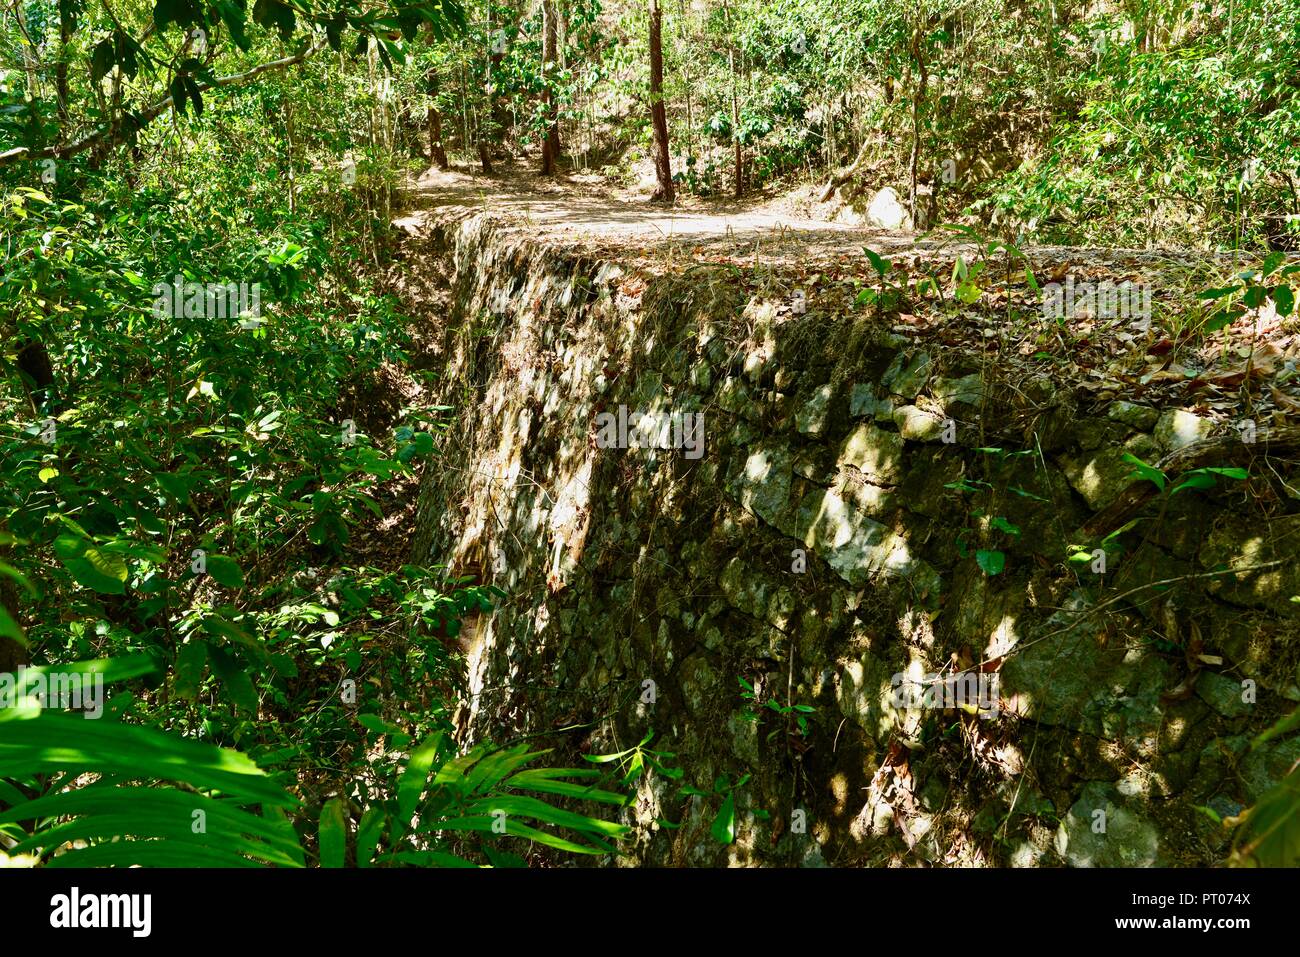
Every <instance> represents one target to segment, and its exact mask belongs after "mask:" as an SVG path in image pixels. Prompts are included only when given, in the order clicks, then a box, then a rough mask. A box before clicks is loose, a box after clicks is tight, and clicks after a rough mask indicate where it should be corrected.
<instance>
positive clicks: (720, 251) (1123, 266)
mask: <svg viewBox="0 0 1300 957" xmlns="http://www.w3.org/2000/svg"><path fill="white" fill-rule="evenodd" d="M409 198H410V200H411V202H410V206H411V211H410V212H408V213H406V214H405V215H403V216H401V217H399V218H398V219H397V220H396V225H397V226H398V227H399V228H406V229H418V228H419V226H420V225H421V224H422V223H424V222H425V221H427V220H429V219H430V218H432V219H461V218H465V217H468V216H473V215H477V214H481V213H487V214H489V215H491V216H493V217H494V218H496V219H498V220H500V221H501V222H502V223H503V224H504V225H507V226H512V227H514V228H516V229H519V230H521V231H525V232H527V233H528V234H530V235H532V236H533V237H535V238H537V239H540V240H544V241H550V242H555V243H557V244H562V245H564V246H567V247H570V248H575V249H582V250H584V251H589V252H592V253H594V254H598V255H599V254H601V253H604V254H605V255H606V256H607V257H608V258H612V259H625V260H626V259H637V258H641V257H653V258H661V257H663V256H664V255H674V254H678V253H680V254H686V255H689V256H691V257H693V258H697V259H700V260H716V259H741V258H746V259H747V258H750V257H756V258H758V259H759V260H761V262H762V263H763V264H765V265H774V266H779V265H793V264H799V263H810V262H814V261H816V262H824V261H829V260H842V259H843V258H844V257H853V258H856V259H861V258H862V249H863V247H864V246H868V247H870V248H871V249H872V250H873V251H875V252H878V253H880V254H882V255H886V256H896V255H900V254H902V255H907V254H913V255H915V256H916V257H917V258H919V259H932V258H945V257H946V258H949V259H951V258H955V257H956V256H957V255H958V254H961V255H963V256H965V257H966V258H967V259H968V260H970V259H973V258H976V257H977V256H978V252H979V251H978V249H977V248H976V246H975V244H974V243H973V242H971V241H970V240H969V239H967V238H964V237H962V236H961V235H959V234H958V233H956V232H953V231H949V230H944V229H938V230H934V231H932V232H931V233H929V234H920V233H915V232H908V231H894V230H885V229H876V228H870V227H866V226H852V225H847V224H845V223H839V222H830V221H827V220H819V219H810V218H807V217H804V216H800V215H798V214H797V213H796V212H794V211H792V209H791V205H792V204H791V203H790V202H789V201H788V200H786V199H784V198H782V197H757V198H755V199H753V200H751V201H746V202H737V201H730V200H701V199H698V198H694V197H682V198H680V199H679V200H678V202H677V204H676V205H675V206H673V207H665V206H659V205H654V204H651V203H648V202H645V201H641V200H638V199H635V198H632V197H629V196H628V195H627V194H625V193H621V192H620V191H619V190H618V189H617V188H615V187H612V186H610V185H608V184H607V183H605V182H604V181H602V180H600V179H598V178H597V177H581V176H570V177H564V176H561V177H557V178H555V179H549V180H548V179H543V178H542V177H540V176H538V175H536V173H535V172H534V171H532V170H531V169H530V168H526V167H521V166H516V167H511V168H508V169H503V170H502V171H501V172H500V173H498V174H496V175H493V176H484V175H482V174H481V173H478V172H477V171H471V169H465V168H461V169H455V170H452V171H446V172H444V171H442V170H438V169H430V170H427V171H426V172H425V173H423V174H422V175H421V176H420V177H419V178H418V179H417V180H415V182H414V183H412V184H411V187H410V194H409ZM1024 251H1025V253H1026V254H1027V255H1028V256H1030V258H1031V260H1033V261H1034V262H1035V264H1065V263H1069V264H1075V263H1078V264H1084V265H1090V266H1096V267H1101V268H1103V269H1105V270H1107V271H1114V270H1119V271H1121V272H1122V271H1126V270H1130V269H1132V268H1135V267H1138V268H1143V269H1146V268H1159V267H1160V266H1162V265H1169V266H1178V267H1182V268H1187V267H1189V266H1195V265H1198V264H1206V263H1215V264H1218V263H1222V264H1227V265H1231V263H1232V260H1233V254H1232V253H1221V254H1215V253H1209V252H1195V251H1189V250H1146V249H1098V248H1085V247H1069V246H1026V247H1025V248H1024Z"/></svg>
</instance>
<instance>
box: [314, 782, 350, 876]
mask: <svg viewBox="0 0 1300 957" xmlns="http://www.w3.org/2000/svg"><path fill="white" fill-rule="evenodd" d="M317 836H318V838H319V841H320V866H321V867H328V868H339V867H342V866H343V864H344V862H345V859H346V857H347V851H348V818H347V813H346V810H345V808H344V805H343V799H342V798H337V797H336V798H330V800H328V801H326V802H325V806H324V807H323V808H321V812H320V830H319V832H318V835H317Z"/></svg>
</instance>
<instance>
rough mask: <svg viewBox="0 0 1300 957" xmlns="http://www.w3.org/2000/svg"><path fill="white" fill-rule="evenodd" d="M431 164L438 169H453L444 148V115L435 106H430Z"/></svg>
mask: <svg viewBox="0 0 1300 957" xmlns="http://www.w3.org/2000/svg"><path fill="white" fill-rule="evenodd" d="M428 123H429V162H430V163H437V164H438V169H451V163H450V162H449V161H448V160H447V151H446V150H445V149H443V146H442V114H441V113H439V112H438V108H437V107H436V106H434V105H433V104H429V117H428Z"/></svg>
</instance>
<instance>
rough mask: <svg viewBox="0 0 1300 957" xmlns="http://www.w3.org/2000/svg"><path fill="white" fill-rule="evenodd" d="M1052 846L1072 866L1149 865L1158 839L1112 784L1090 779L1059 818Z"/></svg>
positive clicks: (1152, 859) (1156, 849) (1153, 858)
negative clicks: (1124, 801) (1066, 811)
mask: <svg viewBox="0 0 1300 957" xmlns="http://www.w3.org/2000/svg"><path fill="white" fill-rule="evenodd" d="M1056 849H1057V851H1058V852H1059V853H1060V854H1061V856H1062V857H1064V858H1065V859H1066V861H1068V862H1069V863H1070V865H1071V866H1073V867H1151V866H1153V865H1154V864H1155V863H1156V857H1157V855H1158V853H1159V850H1160V842H1159V838H1158V836H1157V834H1156V829H1155V826H1154V825H1153V824H1152V823H1151V822H1150V821H1146V820H1143V819H1142V818H1140V817H1138V816H1137V815H1136V814H1135V813H1133V812H1132V811H1130V810H1129V809H1128V808H1127V807H1126V806H1125V805H1124V804H1123V803H1122V798H1121V797H1120V794H1119V792H1118V791H1117V790H1115V788H1114V787H1112V786H1111V785H1108V784H1106V783H1105V782H1102V781H1091V782H1089V783H1088V784H1087V785H1086V786H1085V787H1084V789H1083V793H1082V794H1081V795H1080V797H1079V800H1078V801H1076V802H1075V803H1074V805H1073V806H1072V807H1071V808H1070V810H1069V813H1068V814H1066V816H1065V819H1064V820H1063V821H1061V826H1060V829H1059V830H1058V831H1057V832H1056Z"/></svg>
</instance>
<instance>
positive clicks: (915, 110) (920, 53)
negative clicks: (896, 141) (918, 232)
mask: <svg viewBox="0 0 1300 957" xmlns="http://www.w3.org/2000/svg"><path fill="white" fill-rule="evenodd" d="M924 42H925V40H924V37H923V35H922V30H921V29H920V28H918V30H917V32H916V33H915V34H914V36H913V38H912V55H913V56H914V57H915V58H916V65H917V69H918V71H919V74H920V75H919V78H918V80H917V84H916V93H915V95H914V96H913V98H912V156H911V162H910V163H909V171H910V173H911V185H910V187H909V189H908V206H909V208H910V209H911V211H912V224H913V226H915V225H916V222H917V220H918V218H919V217H918V216H917V209H916V174H917V167H918V166H919V165H920V161H921V109H922V107H923V105H924V104H925V94H926V87H927V86H929V82H930V73H929V64H928V63H926V61H925V51H924V49H923V48H922V44H923V43H924Z"/></svg>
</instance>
